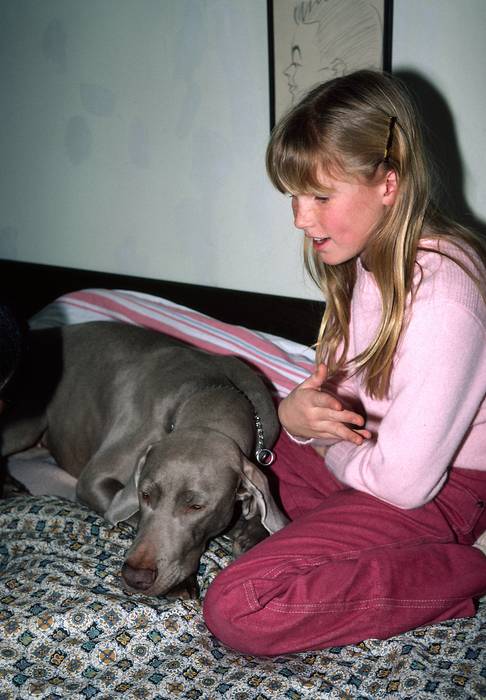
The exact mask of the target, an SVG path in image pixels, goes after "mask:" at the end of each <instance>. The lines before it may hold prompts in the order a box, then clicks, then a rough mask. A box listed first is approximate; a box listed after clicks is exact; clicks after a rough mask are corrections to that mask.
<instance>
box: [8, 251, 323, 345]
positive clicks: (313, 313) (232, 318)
mask: <svg viewBox="0 0 486 700" xmlns="http://www.w3.org/2000/svg"><path fill="white" fill-rule="evenodd" d="M94 287H96V288H103V289H127V290H130V291H137V292H145V293H146V294H154V295H155V296H159V297H163V298H166V299H170V300H171V301H174V302H176V303H178V304H183V305H185V306H189V307H191V308H193V309H196V310H197V311H201V312H202V313H205V314H208V315H210V316H213V317H215V318H218V319H220V320H221V321H226V322H227V323H234V324H237V325H241V326H246V327H247V328H253V329H255V330H259V331H266V332H267V333H274V334H275V335H280V336H282V337H284V338H289V339H291V340H295V341H297V342H299V343H303V344H304V345H311V344H312V343H314V342H315V340H316V337H317V332H318V329H319V323H320V319H321V316H322V312H323V304H322V303H321V302H318V301H311V300H306V299H296V298H293V297H282V296H276V295H270V294H257V293H254V292H240V291H236V290H231V289H221V288H216V287H205V286H202V285H194V284H185V283H180V282H167V281H164V280H157V279H148V278H144V277H132V276H130V275H118V274H114V273H108V272H96V271H92V270H79V269H73V268H67V267H58V266H54V265H40V264H37V263H28V262H17V261H12V260H0V299H1V301H3V302H6V303H8V304H9V305H10V306H11V307H12V308H13V310H14V311H15V312H16V313H17V314H18V315H19V316H20V317H21V318H23V319H27V318H28V317H29V316H31V315H32V314H33V313H35V312H36V311H39V310H40V309H41V308H42V307H43V306H46V304H49V303H50V302H51V301H53V300H54V299H56V298H57V297H59V296H61V295H62V294H66V293H67V292H73V291H76V290H79V289H87V288H94Z"/></svg>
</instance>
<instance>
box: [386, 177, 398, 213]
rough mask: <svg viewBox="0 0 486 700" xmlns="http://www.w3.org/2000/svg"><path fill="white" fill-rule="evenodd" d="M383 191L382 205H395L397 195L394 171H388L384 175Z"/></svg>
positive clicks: (396, 179)
mask: <svg viewBox="0 0 486 700" xmlns="http://www.w3.org/2000/svg"><path fill="white" fill-rule="evenodd" d="M384 186H385V191H384V193H383V204H384V205H385V206H388V207H390V206H391V205H392V204H394V203H395V199H396V198H397V194H398V177H397V174H396V172H395V171H394V170H388V171H387V173H386V175H385V182H384Z"/></svg>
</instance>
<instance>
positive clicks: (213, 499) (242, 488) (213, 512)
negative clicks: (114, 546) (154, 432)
mask: <svg viewBox="0 0 486 700" xmlns="http://www.w3.org/2000/svg"><path fill="white" fill-rule="evenodd" d="M236 501H241V502H242V514H243V516H244V517H245V518H248V519H249V518H252V517H254V516H255V515H259V517H260V519H261V522H262V523H263V525H264V527H265V528H266V529H267V530H268V531H269V532H275V531H277V530H279V529H280V528H281V527H283V525H284V524H285V523H286V519H285V517H284V516H283V515H282V514H281V513H280V511H279V510H278V508H277V506H276V504H275V502H274V500H273V498H272V496H271V494H270V490H269V488H268V482H267V479H266V477H265V476H264V474H263V473H262V472H261V471H260V470H259V469H258V468H257V467H256V466H255V465H254V464H252V463H251V462H250V461H249V460H248V459H247V458H246V457H245V455H244V454H243V453H242V452H241V450H240V448H239V447H238V445H237V444H236V443H235V442H234V441H233V440H232V439H231V438H229V437H227V436H226V435H223V434H222V433H219V432H217V431H214V430H203V429H194V428H193V429H191V430H180V431H177V432H174V433H173V434H171V435H166V436H164V438H163V439H161V440H160V441H158V442H156V443H154V444H152V445H150V446H149V447H148V448H147V449H146V450H145V451H144V453H143V454H142V455H141V456H140V459H139V461H138V463H137V465H136V468H135V470H134V472H133V474H132V477H131V479H130V481H129V482H128V483H127V484H126V486H125V487H124V488H122V489H121V490H120V491H118V492H117V493H116V495H115V497H114V499H113V501H112V503H111V505H110V507H109V508H108V510H107V512H106V513H105V517H106V518H107V519H108V520H110V521H111V522H113V523H116V522H119V521H121V520H127V519H128V518H130V517H132V516H133V515H134V514H135V513H137V512H138V517H139V519H138V528H137V533H136V536H135V539H134V542H133V544H132V546H131V547H130V549H129V551H128V554H127V558H126V561H125V564H124V567H123V571H122V574H123V577H124V580H125V583H126V584H127V586H128V588H130V589H131V590H137V591H143V592H144V593H147V594H149V595H159V594H165V593H167V592H169V591H170V590H171V589H173V588H174V587H175V586H177V585H178V584H180V583H181V582H182V581H184V580H185V579H187V578H188V577H189V576H190V575H192V574H194V573H195V572H196V571H197V569H198V566H199V559H200V557H201V555H202V553H203V552H204V550H205V548H206V544H207V541H208V539H210V538H211V537H214V536H215V535H217V534H218V533H220V532H222V531H223V530H225V529H226V528H227V527H228V525H229V524H230V522H231V520H232V517H233V513H234V507H235V502H236Z"/></svg>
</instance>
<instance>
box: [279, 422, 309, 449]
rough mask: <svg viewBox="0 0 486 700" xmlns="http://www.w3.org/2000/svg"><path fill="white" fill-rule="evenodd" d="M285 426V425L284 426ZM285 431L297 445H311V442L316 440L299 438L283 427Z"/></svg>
mask: <svg viewBox="0 0 486 700" xmlns="http://www.w3.org/2000/svg"><path fill="white" fill-rule="evenodd" d="M282 428H283V426H282ZM283 429H284V433H285V434H286V435H287V436H288V437H289V438H290V439H291V440H292V442H295V443H296V444H297V445H310V444H311V442H314V438H298V437H296V436H295V435H292V433H289V431H288V430H287V428H283Z"/></svg>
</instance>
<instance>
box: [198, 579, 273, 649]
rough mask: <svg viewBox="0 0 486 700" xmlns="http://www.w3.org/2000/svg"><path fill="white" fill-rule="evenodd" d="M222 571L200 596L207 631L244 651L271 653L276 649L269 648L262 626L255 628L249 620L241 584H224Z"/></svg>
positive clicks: (249, 615)
mask: <svg viewBox="0 0 486 700" xmlns="http://www.w3.org/2000/svg"><path fill="white" fill-rule="evenodd" d="M224 573H225V572H222V573H221V574H219V575H218V577H217V578H216V579H215V581H214V582H213V583H212V584H211V585H210V586H209V589H208V591H207V593H206V596H205V598H204V602H203V616H204V621H205V623H206V625H207V627H208V629H209V631H210V632H211V633H212V634H213V635H214V636H215V637H216V638H217V639H218V640H219V641H221V642H222V643H223V644H225V645H226V646H228V647H230V648H231V649H235V650H236V651H239V652H242V653H244V654H251V655H253V656H272V655H274V654H278V653H280V652H279V651H276V650H274V649H273V644H272V640H271V639H269V638H267V635H266V634H265V629H261V628H258V629H255V627H254V625H253V624H252V622H253V620H254V615H253V614H252V613H253V611H252V610H251V608H250V606H249V604H248V598H247V592H246V590H245V585H244V584H243V583H236V584H233V585H231V584H228V585H227V584H226V581H225V580H224V579H225V576H224ZM269 636H270V637H272V636H273V635H272V634H270V635H269Z"/></svg>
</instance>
